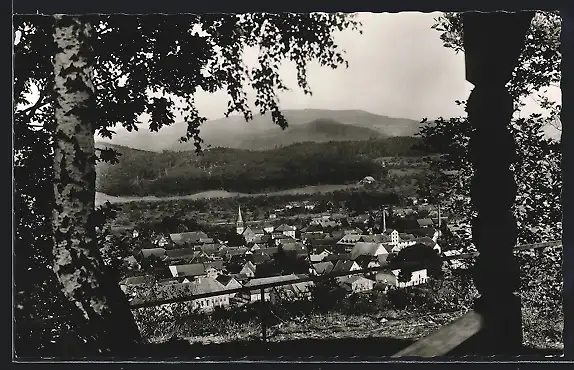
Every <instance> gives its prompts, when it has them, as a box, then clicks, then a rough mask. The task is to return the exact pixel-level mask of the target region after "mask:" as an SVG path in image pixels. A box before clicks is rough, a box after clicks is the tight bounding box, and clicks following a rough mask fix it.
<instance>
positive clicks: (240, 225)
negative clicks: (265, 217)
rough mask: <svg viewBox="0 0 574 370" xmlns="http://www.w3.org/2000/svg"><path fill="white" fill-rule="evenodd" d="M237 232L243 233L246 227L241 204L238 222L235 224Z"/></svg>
mask: <svg viewBox="0 0 574 370" xmlns="http://www.w3.org/2000/svg"><path fill="white" fill-rule="evenodd" d="M235 227H236V231H237V234H243V231H244V230H245V227H244V225H243V216H242V215H241V206H239V211H238V213H237V223H236V224H235Z"/></svg>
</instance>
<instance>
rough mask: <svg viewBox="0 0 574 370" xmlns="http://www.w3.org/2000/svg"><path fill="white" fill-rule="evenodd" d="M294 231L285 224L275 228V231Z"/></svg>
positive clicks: (293, 228)
mask: <svg viewBox="0 0 574 370" xmlns="http://www.w3.org/2000/svg"><path fill="white" fill-rule="evenodd" d="M294 230H296V228H295V226H291V225H285V224H282V225H280V226H279V227H277V228H275V231H294Z"/></svg>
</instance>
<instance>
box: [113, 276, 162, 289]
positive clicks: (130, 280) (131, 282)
mask: <svg viewBox="0 0 574 370" xmlns="http://www.w3.org/2000/svg"><path fill="white" fill-rule="evenodd" d="M155 281H156V279H155V277H153V276H151V275H142V276H130V277H127V278H125V279H123V280H122V281H120V286H137V285H146V284H153V283H155Z"/></svg>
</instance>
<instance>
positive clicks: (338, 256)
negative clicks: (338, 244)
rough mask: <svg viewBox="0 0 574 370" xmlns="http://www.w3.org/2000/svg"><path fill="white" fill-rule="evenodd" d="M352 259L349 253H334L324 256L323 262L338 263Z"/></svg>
mask: <svg viewBox="0 0 574 370" xmlns="http://www.w3.org/2000/svg"><path fill="white" fill-rule="evenodd" d="M350 260H351V256H350V255H349V254H347V253H333V254H330V255H328V256H326V257H325V258H323V262H329V261H330V262H333V263H335V264H336V263H337V262H338V261H350Z"/></svg>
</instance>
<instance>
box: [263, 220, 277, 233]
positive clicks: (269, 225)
mask: <svg viewBox="0 0 574 370" xmlns="http://www.w3.org/2000/svg"><path fill="white" fill-rule="evenodd" d="M269 218H272V217H271V216H269ZM275 218H277V216H275ZM273 230H275V226H273V224H272V223H271V222H264V223H263V231H265V232H266V233H268V234H271V233H272V232H273Z"/></svg>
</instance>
